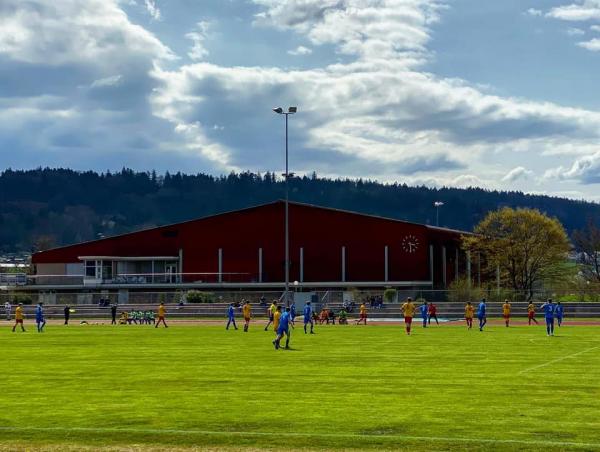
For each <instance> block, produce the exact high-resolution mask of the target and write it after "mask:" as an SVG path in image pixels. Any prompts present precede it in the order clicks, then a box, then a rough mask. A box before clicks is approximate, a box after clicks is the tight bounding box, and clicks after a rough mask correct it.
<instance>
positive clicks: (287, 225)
mask: <svg viewBox="0 0 600 452" xmlns="http://www.w3.org/2000/svg"><path fill="white" fill-rule="evenodd" d="M273 111H274V112H275V113H277V114H280V115H285V292H284V298H285V305H286V307H289V305H290V297H289V293H290V213H289V201H290V190H289V178H290V172H289V157H288V156H289V153H288V116H289V115H293V114H294V113H296V107H289V109H288V111H287V112H285V111H283V108H281V107H277V108H274V109H273Z"/></svg>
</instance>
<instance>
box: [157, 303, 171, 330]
mask: <svg viewBox="0 0 600 452" xmlns="http://www.w3.org/2000/svg"><path fill="white" fill-rule="evenodd" d="M166 314H167V310H166V309H165V304H164V303H161V304H160V305H159V306H158V322H156V325H154V328H158V325H160V322H162V323H163V325H164V326H165V328H169V327H168V326H167V322H165V315H166Z"/></svg>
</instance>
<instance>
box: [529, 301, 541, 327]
mask: <svg viewBox="0 0 600 452" xmlns="http://www.w3.org/2000/svg"><path fill="white" fill-rule="evenodd" d="M527 321H528V323H529V325H531V322H533V323H535V324H536V325H537V324H538V321H537V320H536V319H535V305H534V304H533V302H529V305H527Z"/></svg>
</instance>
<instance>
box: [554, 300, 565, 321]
mask: <svg viewBox="0 0 600 452" xmlns="http://www.w3.org/2000/svg"><path fill="white" fill-rule="evenodd" d="M563 309H564V306H563V305H562V304H560V301H558V302H556V305H555V306H554V316H555V317H556V323H557V324H558V326H559V327H560V325H561V324H562V319H563V313H564V310H563Z"/></svg>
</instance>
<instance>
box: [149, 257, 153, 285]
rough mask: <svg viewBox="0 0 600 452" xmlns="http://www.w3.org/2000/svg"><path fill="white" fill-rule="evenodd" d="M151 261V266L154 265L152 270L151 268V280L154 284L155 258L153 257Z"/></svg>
mask: <svg viewBox="0 0 600 452" xmlns="http://www.w3.org/2000/svg"><path fill="white" fill-rule="evenodd" d="M151 262H152V264H151V266H152V270H151V271H152V276H151V277H150V281H152V283H153V284H154V259H152V261H151Z"/></svg>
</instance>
